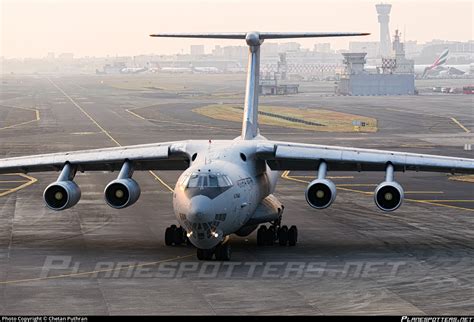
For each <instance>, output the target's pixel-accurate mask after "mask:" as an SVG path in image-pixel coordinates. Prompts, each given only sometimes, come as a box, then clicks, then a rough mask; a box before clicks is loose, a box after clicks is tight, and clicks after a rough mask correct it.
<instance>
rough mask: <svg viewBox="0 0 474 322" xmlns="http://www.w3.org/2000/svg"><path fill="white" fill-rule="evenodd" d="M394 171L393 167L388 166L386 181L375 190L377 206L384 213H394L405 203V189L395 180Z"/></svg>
mask: <svg viewBox="0 0 474 322" xmlns="http://www.w3.org/2000/svg"><path fill="white" fill-rule="evenodd" d="M393 171H394V170H393V165H391V164H388V165H387V170H386V177H385V181H384V182H382V183H381V184H379V185H378V186H377V188H375V193H374V200H375V204H376V205H377V207H379V208H380V209H381V210H383V211H394V210H396V209H398V208H399V207H400V206H401V204H402V202H403V196H404V192H403V188H402V186H401V185H400V184H399V183H398V182H396V181H394V180H393Z"/></svg>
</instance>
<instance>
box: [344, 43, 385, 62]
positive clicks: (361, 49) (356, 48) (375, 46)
mask: <svg viewBox="0 0 474 322" xmlns="http://www.w3.org/2000/svg"><path fill="white" fill-rule="evenodd" d="M379 51H380V43H379V42H378V41H351V42H349V52H351V53H367V58H375V57H377V56H378V54H379Z"/></svg>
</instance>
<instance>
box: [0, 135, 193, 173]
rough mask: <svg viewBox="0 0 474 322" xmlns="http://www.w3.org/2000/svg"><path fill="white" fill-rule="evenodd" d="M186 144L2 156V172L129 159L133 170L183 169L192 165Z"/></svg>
mask: <svg viewBox="0 0 474 322" xmlns="http://www.w3.org/2000/svg"><path fill="white" fill-rule="evenodd" d="M185 145H186V142H185V141H178V142H165V143H153V144H143V145H132V146H121V147H113V148H105V149H94V150H82V151H72V152H61V153H50V154H39V155H33V156H21V157H13V158H6V159H0V174H2V173H15V172H22V173H28V172H43V171H58V170H61V169H62V168H63V166H64V164H66V163H70V164H71V165H74V166H77V171H116V170H120V169H121V167H122V165H123V163H124V161H126V160H129V161H131V162H132V164H133V169H134V170H184V169H186V168H187V167H188V166H189V158H188V156H187V155H186V154H185V153H184V152H183V151H184V147H185Z"/></svg>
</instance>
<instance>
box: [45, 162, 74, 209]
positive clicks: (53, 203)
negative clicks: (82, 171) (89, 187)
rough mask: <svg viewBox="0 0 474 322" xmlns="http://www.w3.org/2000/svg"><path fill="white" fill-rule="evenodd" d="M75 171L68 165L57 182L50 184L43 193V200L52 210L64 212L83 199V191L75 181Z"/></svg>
mask: <svg viewBox="0 0 474 322" xmlns="http://www.w3.org/2000/svg"><path fill="white" fill-rule="evenodd" d="M75 172H76V171H75V169H74V168H73V167H72V166H71V165H70V164H69V163H66V164H65V165H64V167H63V170H62V171H61V174H60V175H59V178H58V180H57V181H56V182H53V183H52V184H50V185H49V186H48V187H47V188H46V189H45V190H44V193H43V199H44V201H45V203H46V205H47V206H48V208H50V209H52V210H56V211H59V210H64V209H68V208H71V207H72V206H74V205H76V204H77V203H78V202H79V199H81V189H80V188H79V187H78V185H77V184H76V183H75V182H74V181H73V179H74V175H75Z"/></svg>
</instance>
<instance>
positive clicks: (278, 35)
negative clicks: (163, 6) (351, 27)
mask: <svg viewBox="0 0 474 322" xmlns="http://www.w3.org/2000/svg"><path fill="white" fill-rule="evenodd" d="M247 34H258V36H259V39H261V40H264V39H284V38H310V37H347V36H366V35H370V34H369V33H366V32H248V33H247V32H223V33H158V34H151V35H150V37H173V38H213V39H245V38H246V37H247Z"/></svg>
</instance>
